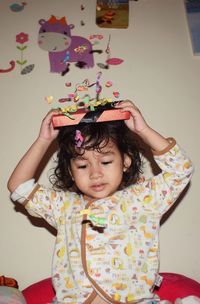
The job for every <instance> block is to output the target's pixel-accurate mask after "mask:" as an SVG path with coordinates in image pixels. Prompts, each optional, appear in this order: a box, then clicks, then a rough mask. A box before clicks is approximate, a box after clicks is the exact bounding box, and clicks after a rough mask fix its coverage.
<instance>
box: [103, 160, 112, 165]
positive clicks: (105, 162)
mask: <svg viewBox="0 0 200 304" xmlns="http://www.w3.org/2000/svg"><path fill="white" fill-rule="evenodd" d="M102 164H103V165H109V164H112V160H109V161H103V162H102Z"/></svg>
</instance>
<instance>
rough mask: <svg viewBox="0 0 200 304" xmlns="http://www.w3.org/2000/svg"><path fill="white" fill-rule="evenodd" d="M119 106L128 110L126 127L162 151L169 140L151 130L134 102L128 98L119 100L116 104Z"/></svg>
mask: <svg viewBox="0 0 200 304" xmlns="http://www.w3.org/2000/svg"><path fill="white" fill-rule="evenodd" d="M116 107H117V108H121V110H122V111H129V112H130V114H131V117H130V119H129V120H125V123H126V125H127V126H128V128H129V129H130V130H131V131H133V132H135V133H136V134H137V135H139V136H140V137H141V139H142V140H143V141H144V142H145V143H146V144H147V145H148V146H149V147H150V148H151V149H152V150H155V151H158V152H159V151H163V150H164V149H165V148H167V147H168V146H169V141H168V140H167V139H166V138H165V137H163V136H162V135H160V134H159V133H158V132H156V131H155V130H153V129H152V128H151V127H150V126H149V125H148V124H147V123H146V121H145V119H144V118H143V116H142V114H141V112H140V110H139V109H138V108H137V107H136V106H135V104H134V103H133V102H132V101H130V100H125V101H123V102H120V103H119V104H117V106H116Z"/></svg>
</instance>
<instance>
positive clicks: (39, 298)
mask: <svg viewBox="0 0 200 304" xmlns="http://www.w3.org/2000/svg"><path fill="white" fill-rule="evenodd" d="M161 276H162V277H163V282H162V284H161V287H160V289H159V290H158V291H156V292H155V293H156V294H158V295H159V297H160V299H161V300H169V301H175V299H177V298H184V297H187V296H191V295H193V296H197V297H200V283H198V282H196V281H194V280H193V279H190V278H188V277H185V276H183V275H180V274H176V273H167V272H164V273H161ZM22 293H23V295H24V297H25V299H26V301H27V304H47V303H50V302H51V301H52V299H53V297H54V296H55V292H54V290H53V287H52V283H51V279H50V278H47V279H44V280H42V281H39V282H37V283H35V284H32V285H30V286H28V287H27V288H26V289H24V290H23V291H22Z"/></svg>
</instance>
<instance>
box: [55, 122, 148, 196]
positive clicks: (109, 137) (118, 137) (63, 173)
mask: <svg viewBox="0 0 200 304" xmlns="http://www.w3.org/2000/svg"><path fill="white" fill-rule="evenodd" d="M76 130H80V131H81V134H82V136H83V137H84V138H85V140H84V143H83V145H82V147H81V149H77V148H76V145H75V134H76ZM57 141H58V146H59V149H58V153H57V160H56V162H57V165H56V167H55V168H54V174H52V175H51V176H50V181H51V183H52V185H53V187H54V188H57V189H60V190H65V191H66V190H70V189H73V187H74V186H75V185H74V181H73V180H72V177H71V174H70V160H71V159H72V158H74V157H76V156H78V155H80V154H83V153H84V150H96V151H98V152H100V151H101V149H102V148H103V147H105V146H106V145H107V144H108V142H109V141H112V142H113V143H114V144H116V146H117V148H118V149H119V151H120V153H121V156H122V158H123V157H124V155H125V154H127V155H128V156H129V157H130V158H131V166H130V167H129V168H128V170H127V171H126V172H124V174H123V180H122V184H121V188H123V187H126V186H128V185H130V184H133V183H134V182H136V181H137V179H138V178H139V175H140V173H141V172H142V170H141V167H142V160H141V151H142V148H141V146H140V144H139V141H138V139H137V136H135V134H134V133H133V132H132V131H130V130H129V128H128V127H127V126H126V124H125V123H124V121H123V120H119V121H111V122H99V123H83V124H79V125H73V126H66V127H62V128H61V129H60V132H59V134H58V137H57ZM79 150H80V152H79ZM75 189H76V188H75ZM76 190H77V189H76Z"/></svg>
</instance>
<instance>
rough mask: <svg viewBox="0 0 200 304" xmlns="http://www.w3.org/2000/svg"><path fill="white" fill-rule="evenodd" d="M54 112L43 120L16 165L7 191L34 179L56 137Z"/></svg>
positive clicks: (11, 190)
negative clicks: (37, 134) (34, 137)
mask: <svg viewBox="0 0 200 304" xmlns="http://www.w3.org/2000/svg"><path fill="white" fill-rule="evenodd" d="M55 112H56V111H51V112H49V113H48V114H47V115H46V117H45V118H44V119H43V121H42V124H41V128H40V132H39V136H38V138H37V139H36V140H35V142H34V143H33V144H32V146H31V147H30V148H29V150H28V151H27V152H26V153H25V155H24V156H23V157H22V159H21V160H20V161H19V163H18V164H17V166H16V168H15V169H14V171H13V173H12V174H11V176H10V178H9V180H8V184H7V186H8V190H9V191H10V192H13V191H14V190H15V189H16V188H17V187H18V186H19V185H20V184H22V183H24V182H25V181H27V180H29V179H31V178H33V177H34V175H35V172H36V170H37V168H38V166H39V164H40V162H41V160H42V158H43V157H44V155H45V153H46V151H47V149H48V148H49V146H50V144H51V143H52V142H53V140H54V139H55V138H56V137H57V135H58V132H59V131H58V130H56V129H54V128H53V125H52V116H53V115H54V114H55Z"/></svg>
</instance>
